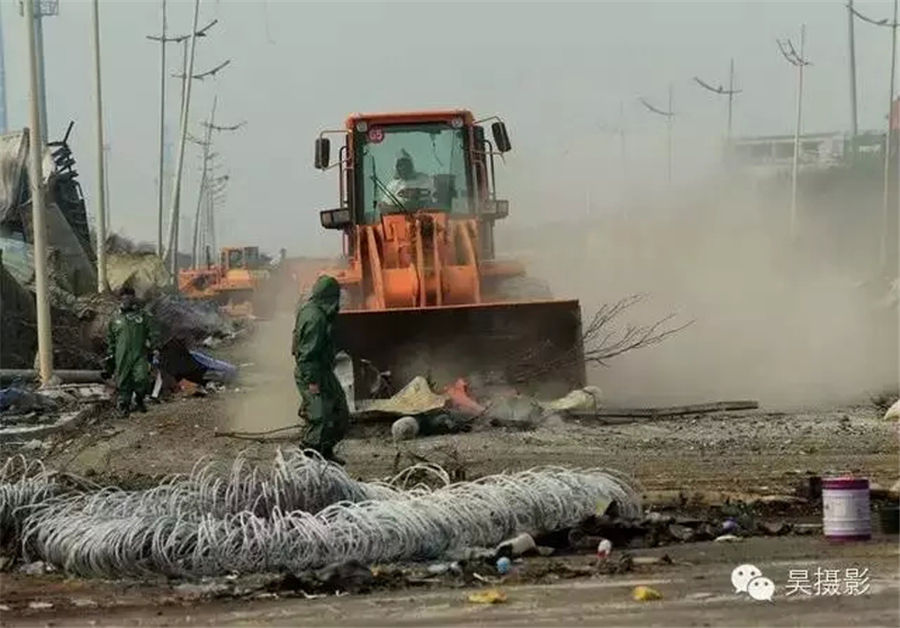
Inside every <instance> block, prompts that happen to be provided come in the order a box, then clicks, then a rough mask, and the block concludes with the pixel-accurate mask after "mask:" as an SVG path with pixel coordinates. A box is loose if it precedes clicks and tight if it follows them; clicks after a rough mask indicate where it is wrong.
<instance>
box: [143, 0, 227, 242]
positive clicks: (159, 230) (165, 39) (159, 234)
mask: <svg viewBox="0 0 900 628" xmlns="http://www.w3.org/2000/svg"><path fill="white" fill-rule="evenodd" d="M216 22H218V20H213V21H212V22H210V23H209V24H207V25H206V26H204V27H203V28H201V29H200V30H198V31H196V36H197V37H205V36H206V32H207V31H208V30H209V29H210V28H212V27H213V26H214V25H215V24H216ZM167 29H168V23H167V21H166V0H162V32H161V34H160V35H147V39H149V40H151V41H157V42H159V48H160V64H159V82H160V85H159V176H158V190H157V216H156V254H157V255H158V256H159V257H163V255H164V253H165V241H164V240H163V214H164V197H165V178H166V177H165V169H164V166H165V150H166V148H165V141H166V138H165V126H166V78H167V77H166V44H170V43H180V44H182V49H183V53H184V54H183V61H182V70H181V71H182V73H187V41H188V39H190V35H177V36H173V37H169V36H167V34H166V31H167ZM184 90H185V81H184V79H182V81H181V105H180V106H179V109H178V110H179V112H182V111H183V110H184ZM179 122H180V120H179Z"/></svg>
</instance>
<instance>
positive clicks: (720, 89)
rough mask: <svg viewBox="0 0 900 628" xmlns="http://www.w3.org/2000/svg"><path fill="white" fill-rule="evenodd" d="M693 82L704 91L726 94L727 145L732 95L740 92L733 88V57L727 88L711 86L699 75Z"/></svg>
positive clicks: (728, 142) (729, 138)
mask: <svg viewBox="0 0 900 628" xmlns="http://www.w3.org/2000/svg"><path fill="white" fill-rule="evenodd" d="M694 82H695V83H697V85H699V86H700V87H702V88H703V89H705V90H706V91H709V92H712V93H713V94H718V95H719V96H728V124H727V126H726V127H725V142H726V144H727V145H729V146H730V145H731V121H732V110H733V109H734V96H735V94H740V93H741V91H743V90H740V89H735V88H734V59H732V60H731V63H730V64H729V66H728V89H725V88H724V87H722V86H721V85H719V86H718V87H713V86H712V85H711V84H709V83H707V82H706V81H704V80H703V79H701V78H700V77H697V76H695V77H694Z"/></svg>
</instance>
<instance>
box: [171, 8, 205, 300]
mask: <svg viewBox="0 0 900 628" xmlns="http://www.w3.org/2000/svg"><path fill="white" fill-rule="evenodd" d="M199 17H200V0H194V20H193V26H192V27H191V39H190V41H191V51H190V55H189V61H188V69H187V72H186V73H185V77H186V78H185V88H184V103H183V105H182V108H181V133H180V138H179V141H178V161H177V162H176V166H175V183H174V189H173V190H172V210H171V212H170V216H171V218H170V222H169V255H170V256H171V259H170V262H171V269H172V281H173V282H174V284H175V285H176V286H177V285H178V219H179V213H178V210H179V207H178V201H179V196H180V194H181V173H182V169H183V167H184V144H185V141H186V139H187V120H188V112H189V111H190V105H191V80H190V76H191V75H192V74H193V73H194V53H195V52H196V45H197V20H198V18H199Z"/></svg>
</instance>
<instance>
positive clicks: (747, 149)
mask: <svg viewBox="0 0 900 628" xmlns="http://www.w3.org/2000/svg"><path fill="white" fill-rule="evenodd" d="M890 128H891V135H892V138H891V139H892V141H891V145H892V147H891V154H892V155H894V154H895V153H896V150H897V149H896V146H897V137H896V136H897V135H898V130H900V98H898V99H897V100H895V101H894V106H893V108H892V110H891V124H890ZM854 144H855V147H856V151H855V155H856V157H866V158H869V159H871V158H876V159H877V160H882V159H883V158H884V157H883V155H884V131H863V132H861V133H859V134H858V135H857V136H856V138H855V140H854V138H853V137H851V136H850V134H849V133H843V132H834V133H806V134H804V135H801V136H800V156H799V157H800V158H799V162H798V166H799V168H800V169H801V170H804V171H810V170H824V169H828V168H834V167H841V166H847V165H849V164H850V163H851V161H852V160H851V159H850V158H851V157H853V156H854V151H853V150H852V149H853V147H854ZM726 158H727V159H728V160H729V161H730V162H731V163H732V164H734V165H737V166H738V167H740V168H744V169H750V170H751V171H752V172H754V173H755V174H759V175H762V176H765V175H778V174H782V173H784V172H790V170H791V168H792V167H793V161H794V136H793V134H790V135H760V136H755V137H739V138H736V139H734V140H732V141H731V144H730V145H729V147H728V150H727V152H726ZM893 159H894V158H893V157H892V160H893Z"/></svg>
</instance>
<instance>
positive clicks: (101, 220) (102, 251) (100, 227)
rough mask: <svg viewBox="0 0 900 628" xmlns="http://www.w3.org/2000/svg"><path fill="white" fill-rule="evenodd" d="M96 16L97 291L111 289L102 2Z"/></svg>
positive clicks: (95, 11)
mask: <svg viewBox="0 0 900 628" xmlns="http://www.w3.org/2000/svg"><path fill="white" fill-rule="evenodd" d="M93 9H94V10H93V16H94V38H93V42H94V87H95V98H94V100H95V104H96V106H97V111H96V122H97V198H98V201H99V202H98V203H97V212H98V213H97V292H106V291H107V290H109V283H108V282H107V281H106V170H105V168H104V162H105V161H106V160H105V153H104V150H103V90H102V88H101V81H100V3H99V0H94V2H93Z"/></svg>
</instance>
